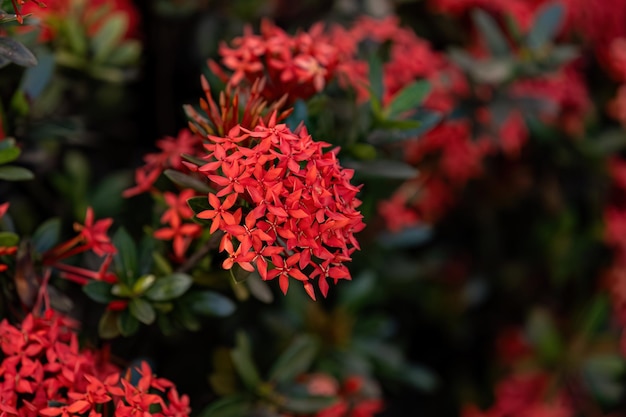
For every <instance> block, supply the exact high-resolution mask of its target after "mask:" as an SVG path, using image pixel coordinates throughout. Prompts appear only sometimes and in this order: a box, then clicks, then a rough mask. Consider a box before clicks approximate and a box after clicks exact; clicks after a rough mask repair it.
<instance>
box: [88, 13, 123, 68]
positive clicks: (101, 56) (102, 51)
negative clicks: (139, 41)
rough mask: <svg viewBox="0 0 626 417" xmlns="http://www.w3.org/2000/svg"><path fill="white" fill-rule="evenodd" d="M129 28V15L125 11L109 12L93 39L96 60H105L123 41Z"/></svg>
mask: <svg viewBox="0 0 626 417" xmlns="http://www.w3.org/2000/svg"><path fill="white" fill-rule="evenodd" d="M127 29H128V17H127V16H126V15H125V14H124V13H122V12H118V13H111V14H109V15H108V17H107V20H106V22H104V24H103V25H102V26H101V27H100V29H98V32H96V34H95V35H94V37H93V38H92V41H91V45H92V48H93V50H94V57H93V59H94V62H96V63H102V62H105V61H106V60H107V58H108V57H109V56H110V55H111V53H112V52H113V50H114V49H115V47H116V46H117V45H118V44H119V43H120V42H121V41H122V39H123V37H124V34H125V33H126V30H127Z"/></svg>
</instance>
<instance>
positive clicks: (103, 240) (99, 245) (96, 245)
mask: <svg viewBox="0 0 626 417" xmlns="http://www.w3.org/2000/svg"><path fill="white" fill-rule="evenodd" d="M112 224H113V219H110V218H108V219H102V220H98V221H96V222H94V218H93V209H92V208H91V207H87V214H86V215H85V224H84V225H81V224H79V223H74V230H76V231H77V232H80V236H81V237H82V239H83V240H84V242H85V245H86V246H87V250H92V251H93V252H94V253H95V254H96V255H98V256H104V255H106V254H115V253H116V252H117V249H115V246H113V244H112V243H111V239H110V238H109V235H108V230H109V227H111V225H112Z"/></svg>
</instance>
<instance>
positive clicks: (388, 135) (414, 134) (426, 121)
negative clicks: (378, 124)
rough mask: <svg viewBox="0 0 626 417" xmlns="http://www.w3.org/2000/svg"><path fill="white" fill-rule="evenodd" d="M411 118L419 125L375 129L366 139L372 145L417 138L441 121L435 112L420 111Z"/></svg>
mask: <svg viewBox="0 0 626 417" xmlns="http://www.w3.org/2000/svg"><path fill="white" fill-rule="evenodd" d="M412 119H414V120H416V121H417V122H418V123H419V127H415V128H412V129H405V130H401V129H392V130H390V129H377V130H374V131H372V132H371V133H370V134H369V136H368V137H367V141H368V142H369V143H371V144H373V145H382V144H387V143H395V142H402V141H405V140H411V139H417V138H419V137H420V136H422V135H423V134H425V133H427V132H428V131H430V130H431V129H432V128H433V127H435V126H436V125H437V124H438V123H439V122H440V121H441V119H442V115H441V113H435V112H420V113H419V114H417V115H415V116H414V117H412Z"/></svg>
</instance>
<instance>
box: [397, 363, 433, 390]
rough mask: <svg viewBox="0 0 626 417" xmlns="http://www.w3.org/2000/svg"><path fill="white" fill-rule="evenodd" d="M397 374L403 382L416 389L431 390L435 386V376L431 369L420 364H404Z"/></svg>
mask: <svg viewBox="0 0 626 417" xmlns="http://www.w3.org/2000/svg"><path fill="white" fill-rule="evenodd" d="M399 374H400V375H401V377H402V379H403V380H404V381H405V382H407V383H408V384H410V385H411V386H413V388H415V389H417V390H420V391H423V392H432V391H433V390H434V389H435V388H437V384H438V381H437V377H436V376H435V375H434V374H433V372H432V371H430V370H429V369H426V368H423V367H421V366H417V365H408V366H405V367H403V369H402V371H401V372H399Z"/></svg>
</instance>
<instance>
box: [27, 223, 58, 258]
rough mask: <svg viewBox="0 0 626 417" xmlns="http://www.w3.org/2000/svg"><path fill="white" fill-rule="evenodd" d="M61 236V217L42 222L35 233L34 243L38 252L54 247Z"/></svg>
mask: <svg viewBox="0 0 626 417" xmlns="http://www.w3.org/2000/svg"><path fill="white" fill-rule="evenodd" d="M60 236H61V219H59V218H53V219H49V220H46V221H45V222H44V223H42V224H41V225H40V226H39V227H38V228H37V230H35V233H33V245H34V248H35V250H36V251H37V252H39V253H44V252H46V251H48V250H50V249H52V248H53V247H54V245H56V244H57V242H58V241H59V238H60Z"/></svg>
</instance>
